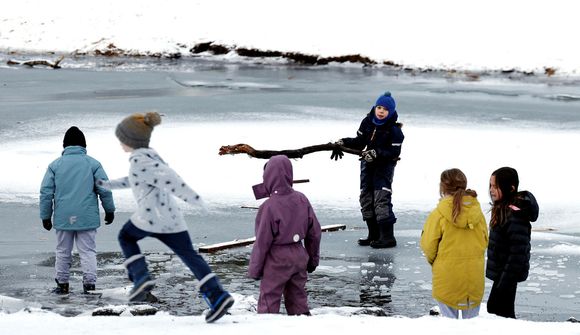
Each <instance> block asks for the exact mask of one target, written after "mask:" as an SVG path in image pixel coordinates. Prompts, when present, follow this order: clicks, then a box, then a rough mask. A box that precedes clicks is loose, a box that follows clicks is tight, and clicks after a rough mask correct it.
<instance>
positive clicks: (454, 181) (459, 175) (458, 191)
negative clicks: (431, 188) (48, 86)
mask: <svg viewBox="0 0 580 335" xmlns="http://www.w3.org/2000/svg"><path fill="white" fill-rule="evenodd" d="M439 195H441V197H443V196H446V195H451V196H453V212H452V216H453V222H455V220H457V217H459V214H461V204H462V203H463V196H464V195H470V196H472V197H474V198H476V197H477V192H475V191H474V190H470V189H467V177H465V174H464V173H463V172H462V171H461V170H459V169H449V170H445V171H443V172H441V182H440V183H439Z"/></svg>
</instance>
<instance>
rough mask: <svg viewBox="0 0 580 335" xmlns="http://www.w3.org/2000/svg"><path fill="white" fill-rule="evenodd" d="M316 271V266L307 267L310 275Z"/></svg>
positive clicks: (309, 265)
mask: <svg viewBox="0 0 580 335" xmlns="http://www.w3.org/2000/svg"><path fill="white" fill-rule="evenodd" d="M314 270H316V266H314V265H311V264H308V265H306V271H308V273H312V272H314Z"/></svg>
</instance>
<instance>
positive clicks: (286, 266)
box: [258, 243, 310, 315]
mask: <svg viewBox="0 0 580 335" xmlns="http://www.w3.org/2000/svg"><path fill="white" fill-rule="evenodd" d="M308 258H309V257H308V253H307V252H306V249H304V247H303V246H302V243H295V244H290V245H272V247H271V249H270V253H269V254H268V257H267V258H266V262H265V264H264V276H263V277H262V282H261V283H260V298H259V300H258V313H280V302H281V300H282V295H284V306H286V312H287V313H288V315H302V314H310V309H309V308H308V297H307V293H306V280H307V279H308V274H307V272H306V265H307V264H308Z"/></svg>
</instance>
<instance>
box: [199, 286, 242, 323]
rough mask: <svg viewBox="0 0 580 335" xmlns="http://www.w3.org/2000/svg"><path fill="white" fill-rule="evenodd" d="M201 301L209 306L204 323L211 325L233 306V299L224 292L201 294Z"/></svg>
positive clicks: (216, 291)
mask: <svg viewBox="0 0 580 335" xmlns="http://www.w3.org/2000/svg"><path fill="white" fill-rule="evenodd" d="M202 296H203V299H204V300H205V302H206V303H207V304H208V306H209V311H208V312H207V314H206V315H205V322H207V323H212V322H214V321H216V320H218V319H220V318H221V317H222V316H224V315H225V314H226V313H227V312H228V309H230V307H232V306H233V304H234V298H233V297H232V296H231V295H230V294H229V293H228V292H227V291H224V290H221V289H219V290H215V291H213V292H211V293H202Z"/></svg>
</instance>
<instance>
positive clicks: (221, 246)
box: [199, 224, 346, 253]
mask: <svg viewBox="0 0 580 335" xmlns="http://www.w3.org/2000/svg"><path fill="white" fill-rule="evenodd" d="M320 229H321V230H322V231H323V232H330V231H338V230H345V229H346V225H344V224H331V225H326V226H322V227H320ZM255 241H256V238H255V237H250V238H244V239H238V240H233V241H228V242H221V243H215V244H210V245H204V246H201V247H199V252H202V253H211V252H216V251H219V250H225V249H231V248H238V247H243V246H246V245H250V244H253V243H254V242H255Z"/></svg>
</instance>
